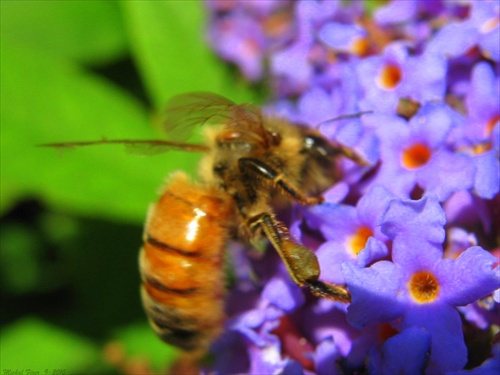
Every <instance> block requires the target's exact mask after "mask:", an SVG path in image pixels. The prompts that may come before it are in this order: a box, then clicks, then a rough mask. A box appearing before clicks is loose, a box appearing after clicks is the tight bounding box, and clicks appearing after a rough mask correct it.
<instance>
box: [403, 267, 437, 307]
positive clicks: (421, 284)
mask: <svg viewBox="0 0 500 375" xmlns="http://www.w3.org/2000/svg"><path fill="white" fill-rule="evenodd" d="M408 289H409V290H410V295H411V296H412V298H413V299H414V300H415V301H416V302H418V303H428V302H432V301H434V300H435V299H436V298H437V296H438V294H439V282H438V280H437V279H436V277H435V276H434V275H433V274H432V273H430V272H427V271H420V272H415V273H414V274H413V275H412V277H411V279H410V281H409V282H408Z"/></svg>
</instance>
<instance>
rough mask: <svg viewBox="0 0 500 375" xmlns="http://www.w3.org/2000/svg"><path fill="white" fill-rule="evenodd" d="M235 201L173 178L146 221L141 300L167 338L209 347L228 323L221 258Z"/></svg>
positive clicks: (182, 177)
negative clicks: (225, 321)
mask: <svg viewBox="0 0 500 375" xmlns="http://www.w3.org/2000/svg"><path fill="white" fill-rule="evenodd" d="M231 209H232V206H231V200H230V199H228V198H227V196H225V195H222V194H221V193H219V192H218V191H216V190H215V189H214V188H211V187H205V186H199V185H194V184H192V183H190V182H189V181H188V180H187V178H186V176H185V175H184V174H180V173H178V174H176V175H174V176H173V178H172V179H171V181H170V182H169V184H168V185H167V186H166V188H165V190H164V192H163V193H162V196H161V198H160V200H159V201H158V202H157V203H156V204H155V205H153V206H152V208H151V209H150V212H149V217H148V220H147V222H146V228H145V232H144V245H143V247H142V249H141V253H140V258H139V266H140V271H141V276H142V283H143V284H142V292H141V293H142V300H143V304H144V308H145V310H146V313H147V315H148V317H149V320H150V322H151V325H152V326H153V328H154V330H155V331H156V333H157V334H158V335H159V336H160V337H161V339H162V340H164V341H165V342H167V343H169V344H172V345H175V346H177V347H179V348H181V349H183V350H187V351H195V350H196V351H198V350H199V351H204V350H207V349H208V347H209V346H210V344H211V342H212V341H213V339H214V338H216V337H217V336H218V335H219V333H220V331H221V330H222V326H223V321H224V303H223V302H224V292H225V290H224V288H225V285H224V274H223V257H224V249H225V246H226V243H227V238H228V225H229V222H230V217H231Z"/></svg>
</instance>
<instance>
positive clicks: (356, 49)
mask: <svg viewBox="0 0 500 375" xmlns="http://www.w3.org/2000/svg"><path fill="white" fill-rule="evenodd" d="M369 49H370V41H369V40H368V38H364V37H362V38H357V39H356V40H355V41H354V42H353V43H352V44H351V51H352V53H353V54H355V55H357V56H366V55H367V54H368V50H369Z"/></svg>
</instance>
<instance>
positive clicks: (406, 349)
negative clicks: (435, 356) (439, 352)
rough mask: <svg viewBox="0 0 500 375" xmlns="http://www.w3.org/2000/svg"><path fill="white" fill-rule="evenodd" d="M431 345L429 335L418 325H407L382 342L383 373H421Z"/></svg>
mask: <svg viewBox="0 0 500 375" xmlns="http://www.w3.org/2000/svg"><path fill="white" fill-rule="evenodd" d="M430 346H431V335H430V334H429V332H427V330H425V329H423V328H420V327H409V328H407V329H405V330H404V331H403V332H401V333H400V334H398V335H396V336H393V337H391V338H389V339H387V341H386V342H385V343H384V346H383V348H382V351H383V364H382V366H383V370H382V372H383V373H384V374H422V373H423V370H424V368H425V365H426V362H427V354H428V352H429V350H430Z"/></svg>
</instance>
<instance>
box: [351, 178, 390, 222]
mask: <svg viewBox="0 0 500 375" xmlns="http://www.w3.org/2000/svg"><path fill="white" fill-rule="evenodd" d="M394 198H396V197H395V196H394V194H392V193H391V192H390V191H389V190H387V189H386V188H385V187H383V186H375V187H373V188H371V189H370V190H368V192H367V193H366V194H365V195H364V196H363V197H361V199H360V200H359V201H358V204H357V205H356V208H357V211H358V217H359V219H360V221H361V222H362V223H363V224H371V225H372V226H373V227H375V226H376V225H377V224H378V222H379V221H380V217H381V216H382V214H383V213H384V212H385V211H386V209H387V206H388V205H389V202H390V201H391V199H394Z"/></svg>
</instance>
